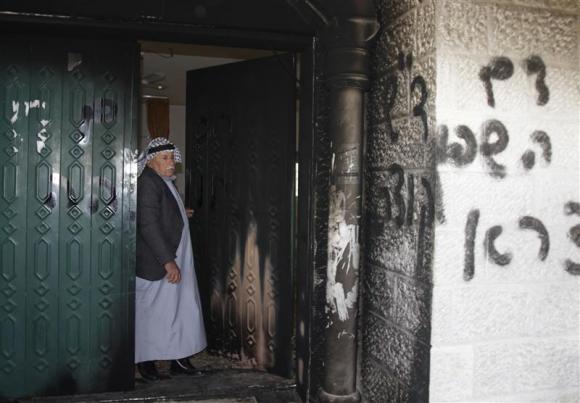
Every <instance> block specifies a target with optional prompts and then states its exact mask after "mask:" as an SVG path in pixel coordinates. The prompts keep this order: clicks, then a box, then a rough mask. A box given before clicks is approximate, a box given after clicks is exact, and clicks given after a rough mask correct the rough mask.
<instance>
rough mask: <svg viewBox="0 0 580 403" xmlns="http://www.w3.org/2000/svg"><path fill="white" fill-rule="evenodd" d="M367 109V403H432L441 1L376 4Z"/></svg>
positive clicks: (384, 0) (364, 320)
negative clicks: (437, 44)
mask: <svg viewBox="0 0 580 403" xmlns="http://www.w3.org/2000/svg"><path fill="white" fill-rule="evenodd" d="M377 7H378V16H379V22H380V24H381V30H380V32H379V33H378V36H377V39H376V41H375V45H374V49H372V60H371V88H370V92H369V95H368V103H367V112H368V113H367V144H366V164H365V189H366V191H365V196H366V200H365V222H366V229H367V230H366V233H365V236H366V241H365V247H364V256H365V261H364V271H363V275H362V279H361V280H362V284H363V293H362V295H363V301H362V311H363V315H362V326H361V329H362V336H363V337H362V357H361V358H362V359H361V379H362V385H361V386H362V388H361V389H362V395H363V399H364V400H365V401H368V402H398V401H427V399H428V392H429V348H430V332H431V330H430V324H431V288H432V270H431V268H432V246H433V224H434V220H435V204H436V200H435V197H436V194H437V193H436V183H437V182H436V180H435V179H436V178H435V148H436V147H435V144H436V141H435V140H436V138H435V110H434V107H435V94H436V92H435V78H436V71H435V64H436V59H435V9H436V8H435V2H434V1H433V0H425V1H422V2H419V1H417V0H407V1H400V0H381V1H378V2H377Z"/></svg>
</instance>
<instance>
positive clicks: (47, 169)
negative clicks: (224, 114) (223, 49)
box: [0, 36, 137, 398]
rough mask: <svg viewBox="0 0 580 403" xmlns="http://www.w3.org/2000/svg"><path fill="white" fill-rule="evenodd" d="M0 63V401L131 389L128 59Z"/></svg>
mask: <svg viewBox="0 0 580 403" xmlns="http://www.w3.org/2000/svg"><path fill="white" fill-rule="evenodd" d="M0 54H1V55H2V56H1V58H0V108H1V109H0V263H1V267H0V398H6V397H18V396H29V395H48V394H68V393H91V392H97V391H105V390H119V389H127V388H131V387H132V385H133V331H134V330H133V298H134V294H133V293H134V245H135V243H134V234H135V222H134V217H135V214H134V210H135V181H136V177H135V163H134V159H135V155H134V153H133V151H132V150H134V149H135V145H134V139H135V135H134V134H135V133H134V132H135V127H134V125H135V120H134V119H133V117H134V116H136V97H135V94H136V86H135V84H134V73H135V72H136V71H137V70H136V63H135V61H136V60H137V59H136V46H135V45H133V44H129V43H127V44H124V43H122V42H114V43H113V42H104V41H71V40H49V39H40V38H26V37H21V38H15V37H10V38H7V37H6V36H5V37H4V38H2V39H0Z"/></svg>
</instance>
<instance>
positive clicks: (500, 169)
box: [480, 119, 510, 178]
mask: <svg viewBox="0 0 580 403" xmlns="http://www.w3.org/2000/svg"><path fill="white" fill-rule="evenodd" d="M493 134H495V135H496V136H497V141H495V142H491V138H492V135H493ZM509 141H510V138H509V135H508V132H507V129H506V127H505V126H504V124H503V123H501V122H500V121H499V120H496V119H491V120H488V121H487V122H485V123H484V124H483V129H482V131H481V145H480V152H481V155H482V156H483V157H484V161H485V163H486V164H487V166H488V167H489V169H490V175H491V176H492V177H494V178H505V175H506V168H505V165H502V164H498V163H497V162H496V161H495V159H494V158H493V157H494V156H495V155H497V154H500V153H501V152H503V151H504V150H505V149H506V147H507V145H508V143H509Z"/></svg>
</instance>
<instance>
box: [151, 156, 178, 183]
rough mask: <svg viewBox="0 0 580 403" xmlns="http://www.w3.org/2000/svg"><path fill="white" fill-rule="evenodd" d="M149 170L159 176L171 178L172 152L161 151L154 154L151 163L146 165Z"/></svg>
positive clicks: (173, 164) (173, 169)
mask: <svg viewBox="0 0 580 403" xmlns="http://www.w3.org/2000/svg"><path fill="white" fill-rule="evenodd" d="M147 165H149V167H150V168H151V169H153V170H154V171H155V172H157V173H158V174H159V175H161V176H165V177H171V176H173V175H174V174H175V160H174V159H173V151H163V152H160V153H159V154H156V155H155V157H153V159H152V160H151V161H149V162H148V163H147Z"/></svg>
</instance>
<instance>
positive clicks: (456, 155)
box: [437, 125, 477, 167]
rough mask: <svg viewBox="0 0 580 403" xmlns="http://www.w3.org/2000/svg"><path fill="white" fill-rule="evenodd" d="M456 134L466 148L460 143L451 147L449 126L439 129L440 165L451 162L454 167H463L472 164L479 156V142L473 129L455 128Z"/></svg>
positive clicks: (442, 126)
mask: <svg viewBox="0 0 580 403" xmlns="http://www.w3.org/2000/svg"><path fill="white" fill-rule="evenodd" d="M455 134H456V135H457V137H458V138H460V139H462V140H463V141H464V142H465V146H462V145H461V144H459V143H453V144H451V145H449V144H448V143H449V128H448V127H447V125H441V126H439V127H438V136H437V137H438V141H437V144H438V151H437V160H438V162H439V163H445V162H447V161H450V162H451V163H452V164H453V165H455V166H458V167H462V166H465V165H468V164H471V163H472V162H473V161H474V160H475V157H476V155H477V140H476V138H475V135H474V134H473V132H472V131H471V129H470V128H469V127H467V126H464V125H459V126H457V127H456V128H455Z"/></svg>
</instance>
